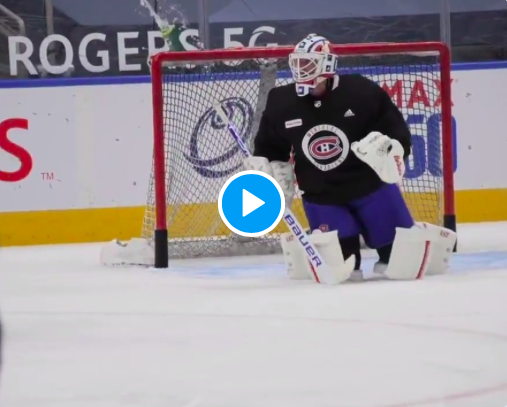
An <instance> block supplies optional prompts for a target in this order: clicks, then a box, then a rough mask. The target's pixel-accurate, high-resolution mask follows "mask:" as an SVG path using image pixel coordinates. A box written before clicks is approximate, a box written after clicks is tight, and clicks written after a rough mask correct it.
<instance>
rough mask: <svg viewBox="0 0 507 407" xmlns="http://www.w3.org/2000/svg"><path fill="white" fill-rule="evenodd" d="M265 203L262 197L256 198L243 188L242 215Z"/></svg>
mask: <svg viewBox="0 0 507 407" xmlns="http://www.w3.org/2000/svg"><path fill="white" fill-rule="evenodd" d="M265 203H266V202H264V201H263V200H262V199H259V198H257V197H256V196H255V195H252V194H251V193H250V192H248V191H247V190H246V189H244V190H243V217H245V216H246V215H248V214H249V213H252V212H253V211H255V210H256V209H257V208H260V207H261V206H262V205H264V204H265Z"/></svg>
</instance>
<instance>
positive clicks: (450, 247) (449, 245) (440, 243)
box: [416, 222, 458, 275]
mask: <svg viewBox="0 0 507 407" xmlns="http://www.w3.org/2000/svg"><path fill="white" fill-rule="evenodd" d="M416 226H417V227H419V228H421V229H425V230H427V231H428V232H430V233H431V234H433V237H432V239H433V250H432V251H431V257H430V261H429V265H428V270H427V271H426V274H428V275H436V274H444V273H445V272H446V271H447V269H448V268H449V261H450V259H451V257H452V255H453V252H454V246H456V242H457V240H458V234H457V233H456V232H454V231H452V230H450V229H447V228H443V227H441V226H437V225H432V224H431V223H426V222H420V223H417V224H416Z"/></svg>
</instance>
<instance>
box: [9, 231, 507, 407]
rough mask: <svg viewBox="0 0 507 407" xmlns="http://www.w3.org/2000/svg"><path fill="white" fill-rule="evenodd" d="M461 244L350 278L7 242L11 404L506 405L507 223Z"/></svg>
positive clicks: (262, 265)
mask: <svg viewBox="0 0 507 407" xmlns="http://www.w3.org/2000/svg"><path fill="white" fill-rule="evenodd" d="M459 244H460V253H459V254H457V255H456V256H455V258H454V260H453V264H452V268H451V271H450V273H449V274H448V275H445V276H438V277H428V278H426V279H425V280H422V281H414V282H392V281H367V282H362V283H348V284H344V285H341V286H336V287H325V286H319V285H316V284H313V283H311V282H294V281H288V280H287V279H286V277H285V274H284V268H283V265H282V259H281V257H278V256H266V257H251V258H236V259H235V258H228V259H212V260H209V259H201V260H197V261H175V262H172V263H171V269H170V271H167V270H166V271H153V270H149V269H144V268H104V267H101V266H99V265H98V264H97V259H98V254H99V250H100V246H99V245H72V246H58V247H54V246H53V247H32V248H11V249H0V307H1V310H2V317H3V321H4V324H5V331H6V332H5V333H6V335H5V338H4V339H5V343H4V345H5V349H4V357H5V363H4V366H3V372H2V380H1V384H0V405H1V406H2V407H28V406H30V407H59V406H62V407H84V406H93V407H119V406H122V407H123V406H127V407H129V406H130V407H303V406H304V407H415V406H432V407H442V406H446V407H447V406H450V407H454V406H459V407H472V406H473V407H504V406H505V405H507V223H498V224H481V225H468V226H461V227H460V229H459ZM366 256H367V257H368V256H371V254H370V255H369V254H366ZM372 262H373V259H372V258H370V259H366V260H365V268H371V265H372Z"/></svg>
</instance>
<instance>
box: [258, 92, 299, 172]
mask: <svg viewBox="0 0 507 407" xmlns="http://www.w3.org/2000/svg"><path fill="white" fill-rule="evenodd" d="M273 102H274V100H273V94H272V93H271V92H270V94H269V96H268V101H267V103H266V109H265V110H264V112H263V113H262V117H261V122H260V125H259V130H258V131H257V134H256V136H255V140H254V152H253V155H254V156H257V157H266V158H267V159H268V161H270V162H271V161H283V162H287V161H289V158H290V151H291V148H292V146H291V144H290V142H289V141H288V140H287V139H286V138H284V137H283V135H281V134H279V131H278V130H277V128H276V121H275V119H274V114H276V113H275V110H274V109H273V106H274V105H276V104H275V103H273Z"/></svg>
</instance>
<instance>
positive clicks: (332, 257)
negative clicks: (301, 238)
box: [280, 231, 355, 282]
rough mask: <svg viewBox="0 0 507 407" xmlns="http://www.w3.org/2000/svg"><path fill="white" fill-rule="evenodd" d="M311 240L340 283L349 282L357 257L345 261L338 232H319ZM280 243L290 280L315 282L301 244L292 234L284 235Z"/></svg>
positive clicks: (311, 236)
mask: <svg viewBox="0 0 507 407" xmlns="http://www.w3.org/2000/svg"><path fill="white" fill-rule="evenodd" d="M309 238H310V240H311V241H312V243H313V244H315V246H317V249H318V250H319V252H320V254H321V255H322V257H323V258H324V261H325V262H326V265H327V266H328V267H330V268H331V269H332V270H333V271H336V273H337V274H338V280H339V281H340V282H342V281H345V280H348V279H349V278H350V276H351V274H352V272H353V270H354V265H355V256H351V257H350V258H349V259H347V261H346V262H345V261H344V259H343V253H342V249H341V246H340V242H339V241H338V233H337V232H336V231H331V232H325V233H322V232H320V231H318V232H314V233H313V234H311V235H310V236H309ZM280 241H281V245H282V251H283V255H284V260H285V264H286V266H287V271H288V274H289V278H290V279H293V280H310V279H312V280H313V277H312V268H311V265H310V263H309V262H308V259H307V258H306V255H305V253H304V250H303V248H302V247H301V244H300V243H299V242H298V241H297V240H296V239H295V238H294V236H293V235H292V234H291V233H284V234H282V236H281V238H280Z"/></svg>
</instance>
